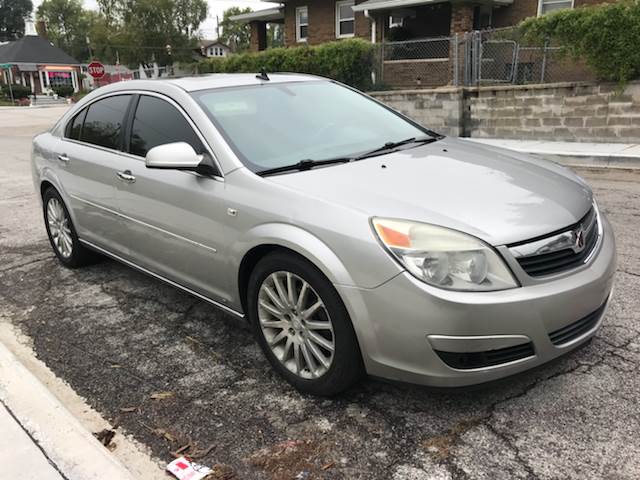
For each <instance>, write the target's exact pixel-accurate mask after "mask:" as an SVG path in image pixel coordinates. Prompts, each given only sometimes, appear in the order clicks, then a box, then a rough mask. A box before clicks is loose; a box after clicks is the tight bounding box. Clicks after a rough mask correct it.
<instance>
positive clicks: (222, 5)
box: [33, 0, 277, 39]
mask: <svg viewBox="0 0 640 480" xmlns="http://www.w3.org/2000/svg"><path fill="white" fill-rule="evenodd" d="M41 2H42V0H34V2H33V11H34V12H35V10H36V8H38V5H40V3H41ZM207 2H208V3H209V15H208V17H207V19H206V20H205V21H204V22H203V23H202V24H201V25H200V33H201V36H202V37H203V38H206V39H213V38H215V37H216V15H218V17H220V20H222V12H224V11H225V10H226V9H227V8H229V7H241V8H246V7H251V8H252V9H253V10H264V9H265V8H273V7H275V6H276V5H277V3H271V2H265V1H261V0H207ZM83 3H84V7H85V8H89V9H91V10H97V9H98V4H97V3H96V2H95V0H83Z"/></svg>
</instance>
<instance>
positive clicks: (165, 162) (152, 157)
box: [145, 142, 219, 175]
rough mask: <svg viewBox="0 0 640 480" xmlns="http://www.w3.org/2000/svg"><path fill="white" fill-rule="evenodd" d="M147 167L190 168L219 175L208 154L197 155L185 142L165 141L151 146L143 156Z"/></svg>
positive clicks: (207, 173)
mask: <svg viewBox="0 0 640 480" xmlns="http://www.w3.org/2000/svg"><path fill="white" fill-rule="evenodd" d="M145 165H146V166H147V168H168V169H174V170H192V171H194V172H198V173H201V174H204V175H219V172H218V170H217V168H216V167H215V165H214V163H213V161H212V160H211V158H210V157H209V155H207V154H204V155H198V154H197V153H196V151H195V150H194V149H193V147H192V146H191V145H189V144H188V143H186V142H174V143H165V144H164V145H158V146H157V147H153V148H152V149H151V150H149V151H148V152H147V156H146V157H145Z"/></svg>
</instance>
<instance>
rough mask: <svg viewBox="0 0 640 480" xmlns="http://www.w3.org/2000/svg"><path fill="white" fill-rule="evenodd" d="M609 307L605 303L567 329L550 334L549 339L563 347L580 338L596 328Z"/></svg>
mask: <svg viewBox="0 0 640 480" xmlns="http://www.w3.org/2000/svg"><path fill="white" fill-rule="evenodd" d="M606 306H607V302H606V301H605V302H604V303H603V304H602V305H601V306H600V307H598V309H597V310H596V311H594V312H591V313H590V314H589V315H587V316H586V317H583V318H581V319H580V320H578V321H576V322H573V323H571V324H569V325H567V326H566V327H562V328H559V329H558V330H555V331H553V332H551V333H550V334H549V339H550V340H551V343H553V344H554V345H563V344H565V343H569V342H570V341H571V340H573V339H575V338H578V337H579V336H580V335H583V334H585V333H587V332H588V331H589V330H591V329H592V328H593V327H595V326H596V324H597V323H598V320H599V319H600V316H601V315H602V312H603V311H604V308H605V307H606Z"/></svg>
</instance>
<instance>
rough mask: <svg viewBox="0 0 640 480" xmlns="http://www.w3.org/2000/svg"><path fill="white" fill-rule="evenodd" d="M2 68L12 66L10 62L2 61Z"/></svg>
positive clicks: (0, 64) (0, 65)
mask: <svg viewBox="0 0 640 480" xmlns="http://www.w3.org/2000/svg"><path fill="white" fill-rule="evenodd" d="M0 68H11V64H10V63H0Z"/></svg>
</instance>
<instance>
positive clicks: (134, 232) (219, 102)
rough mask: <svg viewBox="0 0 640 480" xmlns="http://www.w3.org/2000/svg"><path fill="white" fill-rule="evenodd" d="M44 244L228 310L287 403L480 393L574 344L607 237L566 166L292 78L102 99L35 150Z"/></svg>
mask: <svg viewBox="0 0 640 480" xmlns="http://www.w3.org/2000/svg"><path fill="white" fill-rule="evenodd" d="M32 167H33V179H34V183H35V187H36V189H37V191H38V192H39V193H40V195H41V198H42V202H43V213H44V220H45V225H46V229H47V233H48V235H49V239H50V241H51V245H52V247H53V250H54V252H55V254H56V255H57V257H58V258H59V260H60V261H61V262H62V264H63V265H65V266H67V267H71V268H76V267H80V266H83V265H86V264H88V263H91V262H93V261H95V259H96V256H97V255H96V254H102V255H106V256H109V257H112V258H114V259H116V260H118V261H120V262H123V263H124V264H126V265H129V266H131V267H133V268H136V269H138V270H140V271H142V272H145V273H147V274H149V275H152V276H153V277H155V278H158V279H160V280H163V281H165V282H167V283H169V284H171V285H174V286H175V287H177V288H180V289H182V290H185V291H187V292H189V293H190V294H192V295H195V296H196V297H198V298H201V299H203V300H206V301H208V302H210V303H212V304H214V305H216V306H218V307H220V308H221V309H223V310H225V311H226V312H228V313H230V314H231V315H234V316H236V317H238V318H246V319H247V320H248V321H249V323H250V325H251V326H252V329H253V331H254V333H255V336H256V339H257V341H258V343H259V344H260V346H261V347H262V349H263V351H264V353H265V355H266V357H267V359H268V360H269V362H270V363H271V365H272V366H273V368H274V369H275V370H276V371H278V372H279V373H280V374H281V375H282V376H283V377H284V378H285V379H287V380H288V381H289V382H291V383H292V384H293V385H294V386H295V387H296V388H298V389H299V390H301V391H303V392H308V393H313V394H318V395H332V394H336V393H338V392H340V391H342V390H344V389H345V388H347V387H349V386H351V385H353V384H354V383H355V382H356V381H357V380H358V379H360V378H361V377H362V376H363V375H364V374H365V373H367V374H369V375H373V376H378V377H384V378H387V379H393V380H400V381H406V382H413V383H418V384H423V385H433V386H462V385H469V384H475V383H480V382H485V381H489V380H493V379H497V378H500V377H504V376H507V375H511V374H514V373H517V372H521V371H523V370H526V369H529V368H532V367H535V366H537V365H540V364H541V363H543V362H546V361H549V360H551V359H553V358H555V357H558V356H560V355H562V354H564V353H566V352H568V351H570V350H572V349H574V348H575V347H577V346H579V345H581V344H583V343H584V342H586V341H587V340H588V339H590V338H591V337H592V336H593V335H594V333H595V332H596V330H597V329H598V328H599V327H600V325H601V323H602V320H603V317H604V314H605V310H606V307H607V304H608V302H609V299H610V294H611V289H612V282H613V274H614V269H615V241H614V236H613V232H612V230H611V227H610V225H609V223H608V222H607V219H606V218H605V216H604V215H603V213H602V212H601V211H600V210H599V209H598V205H597V203H596V201H595V199H594V197H593V194H592V192H591V190H590V188H589V187H588V186H587V185H586V184H585V183H584V182H583V181H582V180H581V179H580V178H579V177H578V176H576V175H575V174H573V173H572V172H571V171H569V170H568V169H565V168H563V167H561V166H558V165H555V164H553V163H549V162H545V161H542V160H538V159H535V158H531V157H528V156H526V155H521V154H517V153H514V152H510V151H506V150H501V149H497V148H490V147H483V146H479V145H475V144H471V143H469V142H466V141H464V140H458V139H453V138H445V137H443V136H441V135H438V134H437V133H435V132H432V131H430V130H428V129H426V128H424V127H422V126H420V125H418V124H416V123H415V122H413V121H411V120H410V119H408V118H406V117H404V116H403V115H401V114H399V113H398V112H395V111H393V110H391V109H389V108H387V107H386V106H384V105H382V104H380V103H378V102H377V101H375V100H373V99H372V98H370V97H367V96H366V95H364V94H362V93H360V92H357V91H355V90H353V89H350V88H348V87H345V86H343V85H340V84H338V83H336V82H332V81H329V80H326V79H322V78H318V77H312V76H306V75H290V74H277V75H276V74H274V75H269V76H267V75H263V74H261V75H257V76H256V75H249V74H241V75H211V76H203V77H195V78H182V79H171V80H162V81H146V80H141V81H130V82H122V83H117V84H112V85H109V86H107V87H103V88H100V89H98V90H96V91H94V92H93V93H91V94H90V95H88V96H86V97H85V98H84V99H83V100H81V101H80V102H79V103H78V104H77V105H75V106H74V107H73V108H71V109H70V110H69V111H68V112H67V113H66V114H65V115H64V116H63V117H62V118H61V119H60V121H59V122H58V123H57V124H56V125H55V126H54V127H53V128H52V129H51V130H50V131H48V132H45V133H43V134H41V135H38V136H37V137H36V138H35V139H34V141H33V153H32Z"/></svg>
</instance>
